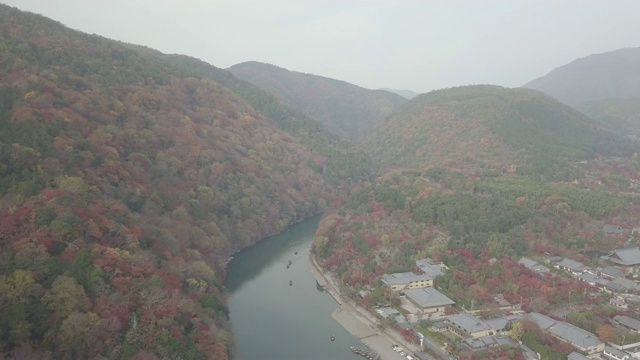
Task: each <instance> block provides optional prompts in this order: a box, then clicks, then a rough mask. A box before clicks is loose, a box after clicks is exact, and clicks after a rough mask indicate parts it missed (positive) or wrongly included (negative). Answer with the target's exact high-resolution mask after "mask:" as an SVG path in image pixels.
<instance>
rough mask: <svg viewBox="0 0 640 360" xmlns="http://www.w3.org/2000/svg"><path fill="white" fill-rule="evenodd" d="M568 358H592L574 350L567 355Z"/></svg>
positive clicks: (579, 359)
mask: <svg viewBox="0 0 640 360" xmlns="http://www.w3.org/2000/svg"><path fill="white" fill-rule="evenodd" d="M567 360H591V359H589V358H588V357H586V356H584V355H582V354H580V353H579V352H575V351H574V352H572V353H571V354H569V355H568V356H567Z"/></svg>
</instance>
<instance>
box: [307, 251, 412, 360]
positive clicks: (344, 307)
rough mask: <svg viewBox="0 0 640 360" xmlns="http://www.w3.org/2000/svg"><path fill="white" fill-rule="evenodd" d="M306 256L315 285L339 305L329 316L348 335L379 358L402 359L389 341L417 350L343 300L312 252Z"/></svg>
mask: <svg viewBox="0 0 640 360" xmlns="http://www.w3.org/2000/svg"><path fill="white" fill-rule="evenodd" d="M309 256H310V259H309V271H311V273H312V274H313V276H314V277H315V279H316V281H318V284H320V285H321V286H323V287H324V288H325V290H326V291H327V292H328V293H329V294H331V296H332V297H333V298H334V299H335V300H336V302H337V303H338V305H339V307H338V309H336V310H335V311H334V312H333V313H332V314H331V317H332V318H333V319H334V320H336V321H337V322H338V323H339V324H340V325H342V327H344V328H345V329H346V330H347V331H348V332H349V333H350V334H352V335H353V336H354V337H356V338H358V339H359V340H360V341H361V342H362V343H363V344H365V345H367V346H368V347H369V348H371V349H372V350H373V351H375V352H377V353H378V354H379V355H380V357H381V359H382V360H400V359H403V358H404V357H402V356H400V354H399V353H397V352H395V351H394V350H393V349H392V348H391V346H392V345H393V344H398V345H400V346H402V347H403V348H405V349H409V350H410V351H412V352H415V351H417V350H418V348H417V346H416V345H414V344H408V343H407V342H406V341H405V340H404V338H402V336H400V334H399V333H398V332H397V331H395V330H393V329H389V330H387V331H382V330H380V329H379V328H378V326H377V325H376V323H375V322H376V318H375V317H374V316H373V315H371V314H369V313H367V311H366V310H365V309H362V308H360V307H358V306H357V305H356V304H355V303H353V302H352V301H351V300H348V299H343V298H342V297H341V296H340V293H339V292H338V286H337V284H336V283H335V281H334V279H332V278H331V277H330V276H328V275H325V274H324V273H322V272H321V270H320V267H319V266H318V264H317V263H316V262H315V259H314V258H313V255H311V254H310V255H309Z"/></svg>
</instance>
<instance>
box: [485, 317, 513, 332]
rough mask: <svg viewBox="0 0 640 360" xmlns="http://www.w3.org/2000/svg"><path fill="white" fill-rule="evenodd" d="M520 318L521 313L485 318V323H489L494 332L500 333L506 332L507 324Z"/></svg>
mask: <svg viewBox="0 0 640 360" xmlns="http://www.w3.org/2000/svg"><path fill="white" fill-rule="evenodd" d="M518 319H520V315H509V316H503V317H499V318H495V319H489V320H484V322H485V324H487V325H489V327H490V328H491V330H493V332H494V334H500V335H502V334H503V333H505V332H506V328H507V325H509V323H510V322H512V321H515V320H518Z"/></svg>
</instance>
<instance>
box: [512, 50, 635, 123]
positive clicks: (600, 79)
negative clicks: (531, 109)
mask: <svg viewBox="0 0 640 360" xmlns="http://www.w3.org/2000/svg"><path fill="white" fill-rule="evenodd" d="M524 87H525V88H530V89H536V90H540V91H542V92H545V93H547V94H549V95H551V96H553V97H555V98H556V99H558V100H560V101H562V102H564V103H566V104H569V105H571V106H573V107H575V108H576V109H578V110H580V111H581V112H583V113H584V114H586V115H588V116H589V117H591V118H593V119H594V120H596V121H598V122H600V123H601V124H602V125H603V126H605V127H607V128H610V129H611V130H613V131H616V132H619V133H621V134H626V135H628V134H632V135H638V134H640V116H638V114H639V113H638V110H639V109H640V48H626V49H619V50H615V51H610V52H606V53H602V54H595V55H589V56H587V57H584V58H581V59H577V60H574V61H572V62H571V63H569V64H566V65H563V66H560V67H558V68H556V69H554V70H553V71H551V72H550V73H549V74H547V75H545V76H543V77H541V78H538V79H535V80H533V81H531V82H529V83H527V84H525V85H524Z"/></svg>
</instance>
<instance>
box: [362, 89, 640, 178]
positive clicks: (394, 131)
mask: <svg viewBox="0 0 640 360" xmlns="http://www.w3.org/2000/svg"><path fill="white" fill-rule="evenodd" d="M361 147H362V149H364V150H365V151H367V152H369V153H371V154H372V155H373V156H374V157H375V158H376V159H378V160H379V161H380V162H382V163H383V164H387V165H392V166H396V167H413V168H428V167H432V166H444V167H457V168H461V169H466V170H467V171H477V170H478V169H493V170H497V171H500V172H514V173H518V174H521V175H527V176H533V177H537V178H540V179H547V180H561V179H572V178H575V177H576V176H577V175H576V174H575V173H574V172H573V171H571V169H570V167H569V166H567V162H568V161H574V162H575V161H580V160H587V159H593V158H594V157H596V155H597V154H603V155H608V156H611V155H630V154H632V153H633V152H635V151H637V149H638V145H637V144H635V143H632V142H631V141H628V140H622V139H621V138H620V137H619V136H617V135H615V134H613V133H611V132H609V131H607V130H605V129H602V128H600V127H599V126H598V124H597V123H595V122H594V121H593V120H591V119H589V118H587V117H586V116H584V115H582V114H580V113H579V112H577V111H575V110H573V109H571V108H569V107H568V106H566V105H563V104H561V103H559V102H557V101H555V100H553V99H552V98H550V97H548V96H546V95H544V94H542V93H539V92H536V91H531V90H527V89H505V88H502V87H499V86H490V85H477V86H464V87H458V88H451V89H445V90H437V91H432V92H430V93H426V94H422V95H419V96H417V97H415V98H414V99H413V100H411V101H409V102H408V103H407V104H405V105H403V106H401V107H400V108H398V109H397V110H396V111H395V112H394V113H393V114H392V115H391V116H390V118H389V120H388V121H387V122H385V123H383V124H380V125H378V126H377V127H376V128H375V129H374V130H373V131H372V132H371V133H370V134H369V135H367V137H366V138H365V139H364V140H363V142H362V143H361Z"/></svg>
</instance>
